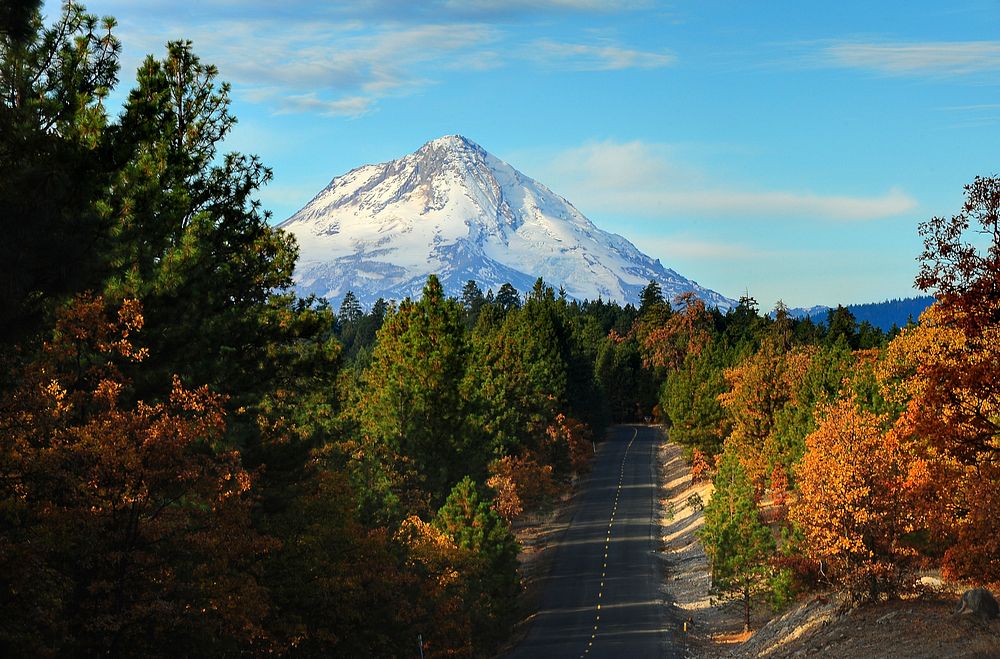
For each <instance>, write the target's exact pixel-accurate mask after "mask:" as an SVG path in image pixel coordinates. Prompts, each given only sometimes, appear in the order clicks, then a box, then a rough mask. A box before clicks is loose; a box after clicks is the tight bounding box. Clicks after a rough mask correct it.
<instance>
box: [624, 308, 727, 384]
mask: <svg viewBox="0 0 1000 659" xmlns="http://www.w3.org/2000/svg"><path fill="white" fill-rule="evenodd" d="M674 306H675V307H676V308H678V309H680V311H678V312H677V313H674V314H673V315H671V316H670V317H669V318H668V319H667V320H666V322H664V323H662V324H660V325H655V326H652V327H649V326H647V325H648V323H647V322H646V321H645V320H643V319H641V320H640V321H639V322H638V323H636V327H637V330H636V332H637V335H638V338H639V343H640V346H641V349H642V361H643V366H645V367H646V368H651V367H653V368H668V369H675V368H677V367H679V366H680V365H681V364H682V363H684V359H685V357H686V356H687V355H698V354H700V353H701V351H702V350H704V349H705V346H706V345H708V342H709V341H710V340H711V337H712V334H711V330H712V316H711V315H710V314H709V313H708V310H707V309H706V308H705V303H704V302H703V301H701V300H699V299H698V298H696V297H695V295H694V293H691V292H687V293H682V294H681V295H679V296H678V297H677V298H676V299H675V300H674Z"/></svg>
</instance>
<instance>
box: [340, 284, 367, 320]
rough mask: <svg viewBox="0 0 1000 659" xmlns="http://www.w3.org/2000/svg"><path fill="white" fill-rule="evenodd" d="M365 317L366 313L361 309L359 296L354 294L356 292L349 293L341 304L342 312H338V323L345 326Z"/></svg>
mask: <svg viewBox="0 0 1000 659" xmlns="http://www.w3.org/2000/svg"><path fill="white" fill-rule="evenodd" d="M363 315H364V311H363V310H362V309H361V303H360V302H358V296H356V295H355V294H354V291H347V294H346V295H344V299H343V301H342V302H341V303H340V310H339V311H337V321H338V322H339V323H340V324H341V326H343V325H347V324H350V323H356V322H358V321H359V320H361V316H363Z"/></svg>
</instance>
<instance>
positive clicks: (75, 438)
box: [0, 297, 272, 656]
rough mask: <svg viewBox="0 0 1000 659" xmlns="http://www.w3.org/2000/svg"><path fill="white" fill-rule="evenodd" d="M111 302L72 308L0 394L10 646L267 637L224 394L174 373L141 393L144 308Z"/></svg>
mask: <svg viewBox="0 0 1000 659" xmlns="http://www.w3.org/2000/svg"><path fill="white" fill-rule="evenodd" d="M116 316H117V317H114V316H112V317H109V314H108V312H107V310H106V307H105V305H104V302H103V300H102V299H101V298H92V297H82V298H78V299H76V300H75V301H74V302H73V303H72V304H70V305H69V306H68V307H67V308H66V309H65V310H64V311H63V312H62V313H61V314H60V317H59V320H58V323H57V325H56V329H55V332H54V334H53V336H52V339H51V340H50V341H49V342H48V343H47V344H46V347H45V350H44V352H43V353H42V355H41V356H40V357H39V359H38V361H36V362H35V363H33V364H30V365H29V366H28V367H27V368H26V369H25V370H24V371H23V373H22V374H21V376H20V384H19V386H18V387H17V388H16V389H14V390H11V391H6V392H4V394H3V396H2V399H0V408H2V413H0V440H2V445H3V446H4V447H5V450H4V451H3V454H2V461H3V465H2V469H3V473H4V474H5V478H4V479H3V483H2V485H0V497H2V499H3V506H2V510H3V513H2V515H3V524H2V525H0V526H2V528H3V532H2V542H0V574H2V577H0V583H2V584H3V590H4V591H5V592H4V596H3V597H2V598H0V600H2V602H3V605H2V607H3V618H4V623H3V624H2V625H0V636H2V639H0V644H2V645H3V646H4V647H5V648H6V649H7V650H8V651H9V652H12V653H14V654H37V653H39V652H43V653H54V654H118V653H122V652H126V651H127V652H130V653H131V652H139V653H143V654H150V655H154V656H156V655H160V654H162V653H163V652H164V651H165V650H166V648H169V652H170V653H177V652H180V653H182V654H202V653H205V652H209V653H216V652H217V653H225V652H237V651H240V650H241V649H246V648H249V647H251V645H252V644H253V643H255V642H256V641H257V640H258V639H259V638H261V637H262V636H263V634H264V631H263V629H262V627H261V622H262V620H263V617H264V615H265V613H266V611H267V606H268V605H267V595H266V592H265V591H264V589H263V588H261V586H260V584H259V583H258V580H257V567H256V566H257V560H258V559H259V557H260V556H261V555H262V554H263V552H265V551H266V550H267V549H268V548H270V547H271V546H272V543H271V542H270V541H269V540H268V539H266V538H264V537H262V536H260V535H259V534H258V533H256V531H255V530H254V529H253V527H252V525H251V520H250V512H251V504H252V499H251V495H252V484H253V480H252V477H251V475H250V474H248V473H247V471H246V470H245V469H244V468H243V466H242V464H241V461H240V455H239V454H238V453H237V452H233V451H221V452H220V451H216V450H215V449H214V446H215V445H216V443H217V442H218V440H219V438H220V437H221V436H222V434H223V432H224V428H225V421H224V412H223V405H222V399H221V397H220V396H219V395H217V394H213V393H211V392H210V391H209V390H208V389H207V388H206V387H201V388H197V389H188V388H186V387H185V386H184V385H183V384H182V383H181V381H180V380H179V379H178V378H176V377H175V378H173V384H172V386H171V393H170V395H169V398H168V399H167V400H165V401H163V402H162V403H155V404H147V403H144V402H141V401H140V402H138V403H136V404H129V403H127V402H126V401H125V396H124V392H125V391H126V390H127V387H128V382H127V380H125V379H124V378H123V377H122V375H121V371H120V369H119V367H120V366H121V365H124V364H126V363H128V362H132V363H136V362H141V361H142V360H144V358H145V357H146V355H147V352H146V350H145V349H143V348H140V347H138V346H137V345H136V344H135V335H136V334H137V333H138V332H139V331H140V330H141V329H142V327H143V321H144V319H143V316H142V309H141V305H139V304H138V303H137V302H135V301H126V302H125V303H124V304H123V305H122V306H121V308H120V309H119V310H118V312H117V314H116Z"/></svg>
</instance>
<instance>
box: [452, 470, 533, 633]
mask: <svg viewBox="0 0 1000 659" xmlns="http://www.w3.org/2000/svg"><path fill="white" fill-rule="evenodd" d="M433 524H434V526H435V527H436V528H438V529H439V530H440V531H442V532H443V533H445V534H446V535H447V536H448V537H450V538H452V540H454V542H455V544H456V545H458V546H459V547H461V548H463V549H468V550H470V551H471V552H472V553H473V555H474V556H475V557H476V565H475V567H474V569H473V570H472V573H471V574H470V575H468V578H469V580H470V581H471V583H472V593H473V596H474V600H473V601H470V602H467V603H466V604H467V605H469V606H472V607H474V608H475V611H474V615H473V621H474V627H473V629H474V632H475V634H474V637H473V638H474V642H478V643H480V644H482V642H483V640H484V638H485V639H488V640H490V641H493V640H496V639H498V638H502V633H503V624H504V623H507V624H509V623H510V622H512V619H511V618H512V614H513V613H514V600H515V597H516V596H517V593H518V592H519V591H520V579H519V576H518V561H517V555H518V552H519V551H520V549H519V547H518V544H517V541H516V540H515V539H514V536H513V534H512V533H511V532H510V528H509V527H508V526H507V523H506V522H505V521H504V520H503V519H502V518H501V517H500V515H499V514H498V513H497V512H496V511H495V510H494V509H493V508H492V507H491V506H490V505H489V502H488V501H486V500H484V499H483V498H482V497H480V495H479V492H478V491H477V489H476V485H475V483H474V482H473V481H472V479H471V478H469V477H466V478H464V479H462V480H461V481H460V482H459V483H457V484H456V485H455V487H454V488H452V490H451V493H450V494H449V495H448V498H447V500H446V501H445V502H444V505H443V506H441V509H440V510H438V513H437V516H436V517H435V518H434V522H433ZM498 632H500V634H498ZM477 637H478V638H477Z"/></svg>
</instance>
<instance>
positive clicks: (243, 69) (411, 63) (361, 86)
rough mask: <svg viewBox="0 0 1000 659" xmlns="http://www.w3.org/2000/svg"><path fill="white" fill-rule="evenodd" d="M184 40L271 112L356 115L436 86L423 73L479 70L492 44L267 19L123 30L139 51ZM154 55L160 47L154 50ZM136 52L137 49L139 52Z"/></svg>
mask: <svg viewBox="0 0 1000 659" xmlns="http://www.w3.org/2000/svg"><path fill="white" fill-rule="evenodd" d="M175 32H176V33H177V34H184V35H185V36H186V37H187V38H190V39H192V40H193V41H194V44H195V50H196V52H198V53H199V54H202V56H203V57H204V58H205V59H206V60H207V61H211V62H212V63H214V64H216V65H218V67H219V69H220V71H221V72H222V75H223V77H224V78H225V79H228V80H231V81H232V82H233V83H234V87H235V88H236V90H237V92H238V93H242V94H243V95H244V97H246V98H248V99H249V100H251V101H254V102H257V103H265V104H268V105H270V106H271V108H272V109H273V111H275V112H277V113H290V112H309V113H317V114H322V115H341V116H360V115H362V114H364V113H366V112H368V111H370V110H371V109H372V108H373V107H374V106H375V105H376V103H377V102H378V101H379V100H381V99H384V98H387V97H390V96H399V95H405V94H409V93H412V92H414V91H415V90H418V89H420V88H423V87H425V86H427V85H430V84H433V83H434V78H433V77H430V76H429V75H427V71H431V72H433V71H435V70H439V71H440V70H445V69H447V70H455V69H459V70H463V69H464V70H482V68H483V67H484V64H488V63H484V62H483V60H482V58H480V57H478V53H479V51H480V50H482V49H483V48H485V47H488V46H490V45H491V44H493V43H494V42H496V41H497V40H498V39H499V38H500V35H499V34H498V32H497V31H496V30H495V29H494V28H492V27H490V26H488V25H484V24H451V23H447V24H428V25H402V26H400V25H396V26H382V27H377V28H375V29H369V28H362V27H360V26H359V25H358V24H356V23H336V22H329V21H327V22H314V23H310V24H307V25H302V24H292V25H288V26H281V25H275V22H274V21H270V20H264V19H259V20H253V19H247V20H243V21H227V22H225V24H224V25H221V26H220V25H215V24H207V25H201V26H198V27H196V28H186V30H184V31H181V30H175V29H174V28H173V27H172V26H170V25H162V26H160V27H159V28H158V29H157V30H156V31H155V32H152V31H150V30H149V29H148V28H146V29H145V30H143V31H140V30H129V34H130V37H129V38H130V42H129V43H126V46H132V47H133V48H136V49H139V48H142V47H143V46H146V47H147V48H149V46H150V44H154V43H155V44H160V43H162V42H164V41H166V40H167V39H170V38H174V37H173V36H172V34H173V33H175ZM151 50H153V52H160V51H161V50H162V45H157V46H156V47H155V48H152V49H151ZM140 52H141V51H140Z"/></svg>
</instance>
